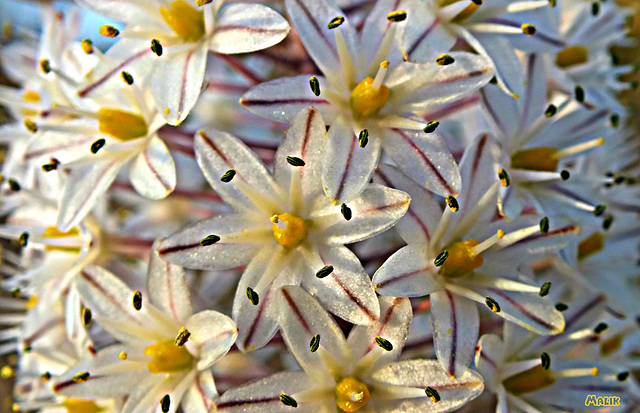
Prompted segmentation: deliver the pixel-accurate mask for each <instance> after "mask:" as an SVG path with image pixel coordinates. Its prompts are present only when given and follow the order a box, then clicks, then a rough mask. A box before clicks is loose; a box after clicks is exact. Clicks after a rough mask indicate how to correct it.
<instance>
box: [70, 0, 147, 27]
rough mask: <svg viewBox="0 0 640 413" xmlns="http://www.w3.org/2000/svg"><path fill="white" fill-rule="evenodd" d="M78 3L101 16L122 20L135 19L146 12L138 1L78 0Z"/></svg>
mask: <svg viewBox="0 0 640 413" xmlns="http://www.w3.org/2000/svg"><path fill="white" fill-rule="evenodd" d="M78 3H80V4H82V5H83V6H85V7H87V8H89V9H91V10H93V11H95V12H96V13H98V14H101V15H103V16H107V17H110V18H112V19H115V20H119V21H122V22H128V21H131V20H134V21H135V20H137V19H139V18H140V16H144V15H146V14H148V10H146V9H145V7H144V6H143V2H140V1H127V0H125V1H123V0H78Z"/></svg>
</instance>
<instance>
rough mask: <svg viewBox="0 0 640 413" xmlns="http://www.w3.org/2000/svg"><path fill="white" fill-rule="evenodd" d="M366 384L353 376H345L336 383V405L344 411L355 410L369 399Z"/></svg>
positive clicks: (364, 404)
mask: <svg viewBox="0 0 640 413" xmlns="http://www.w3.org/2000/svg"><path fill="white" fill-rule="evenodd" d="M369 397H370V395H369V389H368V388H367V385H366V384H364V383H363V382H361V381H360V380H358V379H356V378H355V377H345V378H343V379H342V380H340V382H339V383H338V384H336V405H337V406H338V407H339V408H340V409H342V410H343V411H345V412H356V411H358V410H360V409H361V408H363V407H364V406H366V404H367V402H368V401H369Z"/></svg>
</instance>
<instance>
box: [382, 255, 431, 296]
mask: <svg viewBox="0 0 640 413" xmlns="http://www.w3.org/2000/svg"><path fill="white" fill-rule="evenodd" d="M425 249H426V245H424V244H422V245H419V244H418V245H407V246H406V247H402V248H400V249H399V250H398V251H396V252H395V253H394V254H393V255H392V256H390V257H389V258H388V259H387V260H386V261H385V262H384V264H382V265H381V266H380V268H379V269H378V270H377V271H376V272H375V274H373V284H374V285H375V286H376V291H377V292H378V294H382V295H390V296H394V297H422V296H424V295H427V294H431V293H433V292H436V291H439V290H440V289H442V288H443V286H442V284H441V282H440V281H439V280H438V278H437V277H436V276H435V274H437V271H438V268H437V267H436V266H435V265H434V264H433V261H427V260H426V258H425V254H426V251H425Z"/></svg>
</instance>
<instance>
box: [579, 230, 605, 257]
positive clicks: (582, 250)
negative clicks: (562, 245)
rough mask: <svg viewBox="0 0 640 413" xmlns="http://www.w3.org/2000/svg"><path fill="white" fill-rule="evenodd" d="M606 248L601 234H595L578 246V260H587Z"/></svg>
mask: <svg viewBox="0 0 640 413" xmlns="http://www.w3.org/2000/svg"><path fill="white" fill-rule="evenodd" d="M603 248H604V237H603V236H602V234H601V233H599V232H594V233H593V234H591V235H589V236H588V237H587V238H585V239H583V240H582V241H580V243H579V244H578V259H579V260H581V259H584V258H587V257H588V256H590V255H593V254H595V253H596V252H600V251H602V249H603Z"/></svg>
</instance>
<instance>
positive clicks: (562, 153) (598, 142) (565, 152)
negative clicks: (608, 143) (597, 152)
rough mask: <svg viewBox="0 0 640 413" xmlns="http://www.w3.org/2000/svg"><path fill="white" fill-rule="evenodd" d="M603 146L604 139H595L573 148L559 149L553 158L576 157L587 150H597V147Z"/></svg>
mask: <svg viewBox="0 0 640 413" xmlns="http://www.w3.org/2000/svg"><path fill="white" fill-rule="evenodd" d="M602 144H604V138H602V137H600V138H596V139H592V140H590V141H587V142H584V143H579V144H577V145H574V146H569V147H568V148H565V149H561V150H559V151H558V152H556V153H555V154H554V158H556V159H563V158H566V157H568V156H572V155H577V154H579V153H581V152H585V151H588V150H589V149H593V148H597V147H598V146H602Z"/></svg>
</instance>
